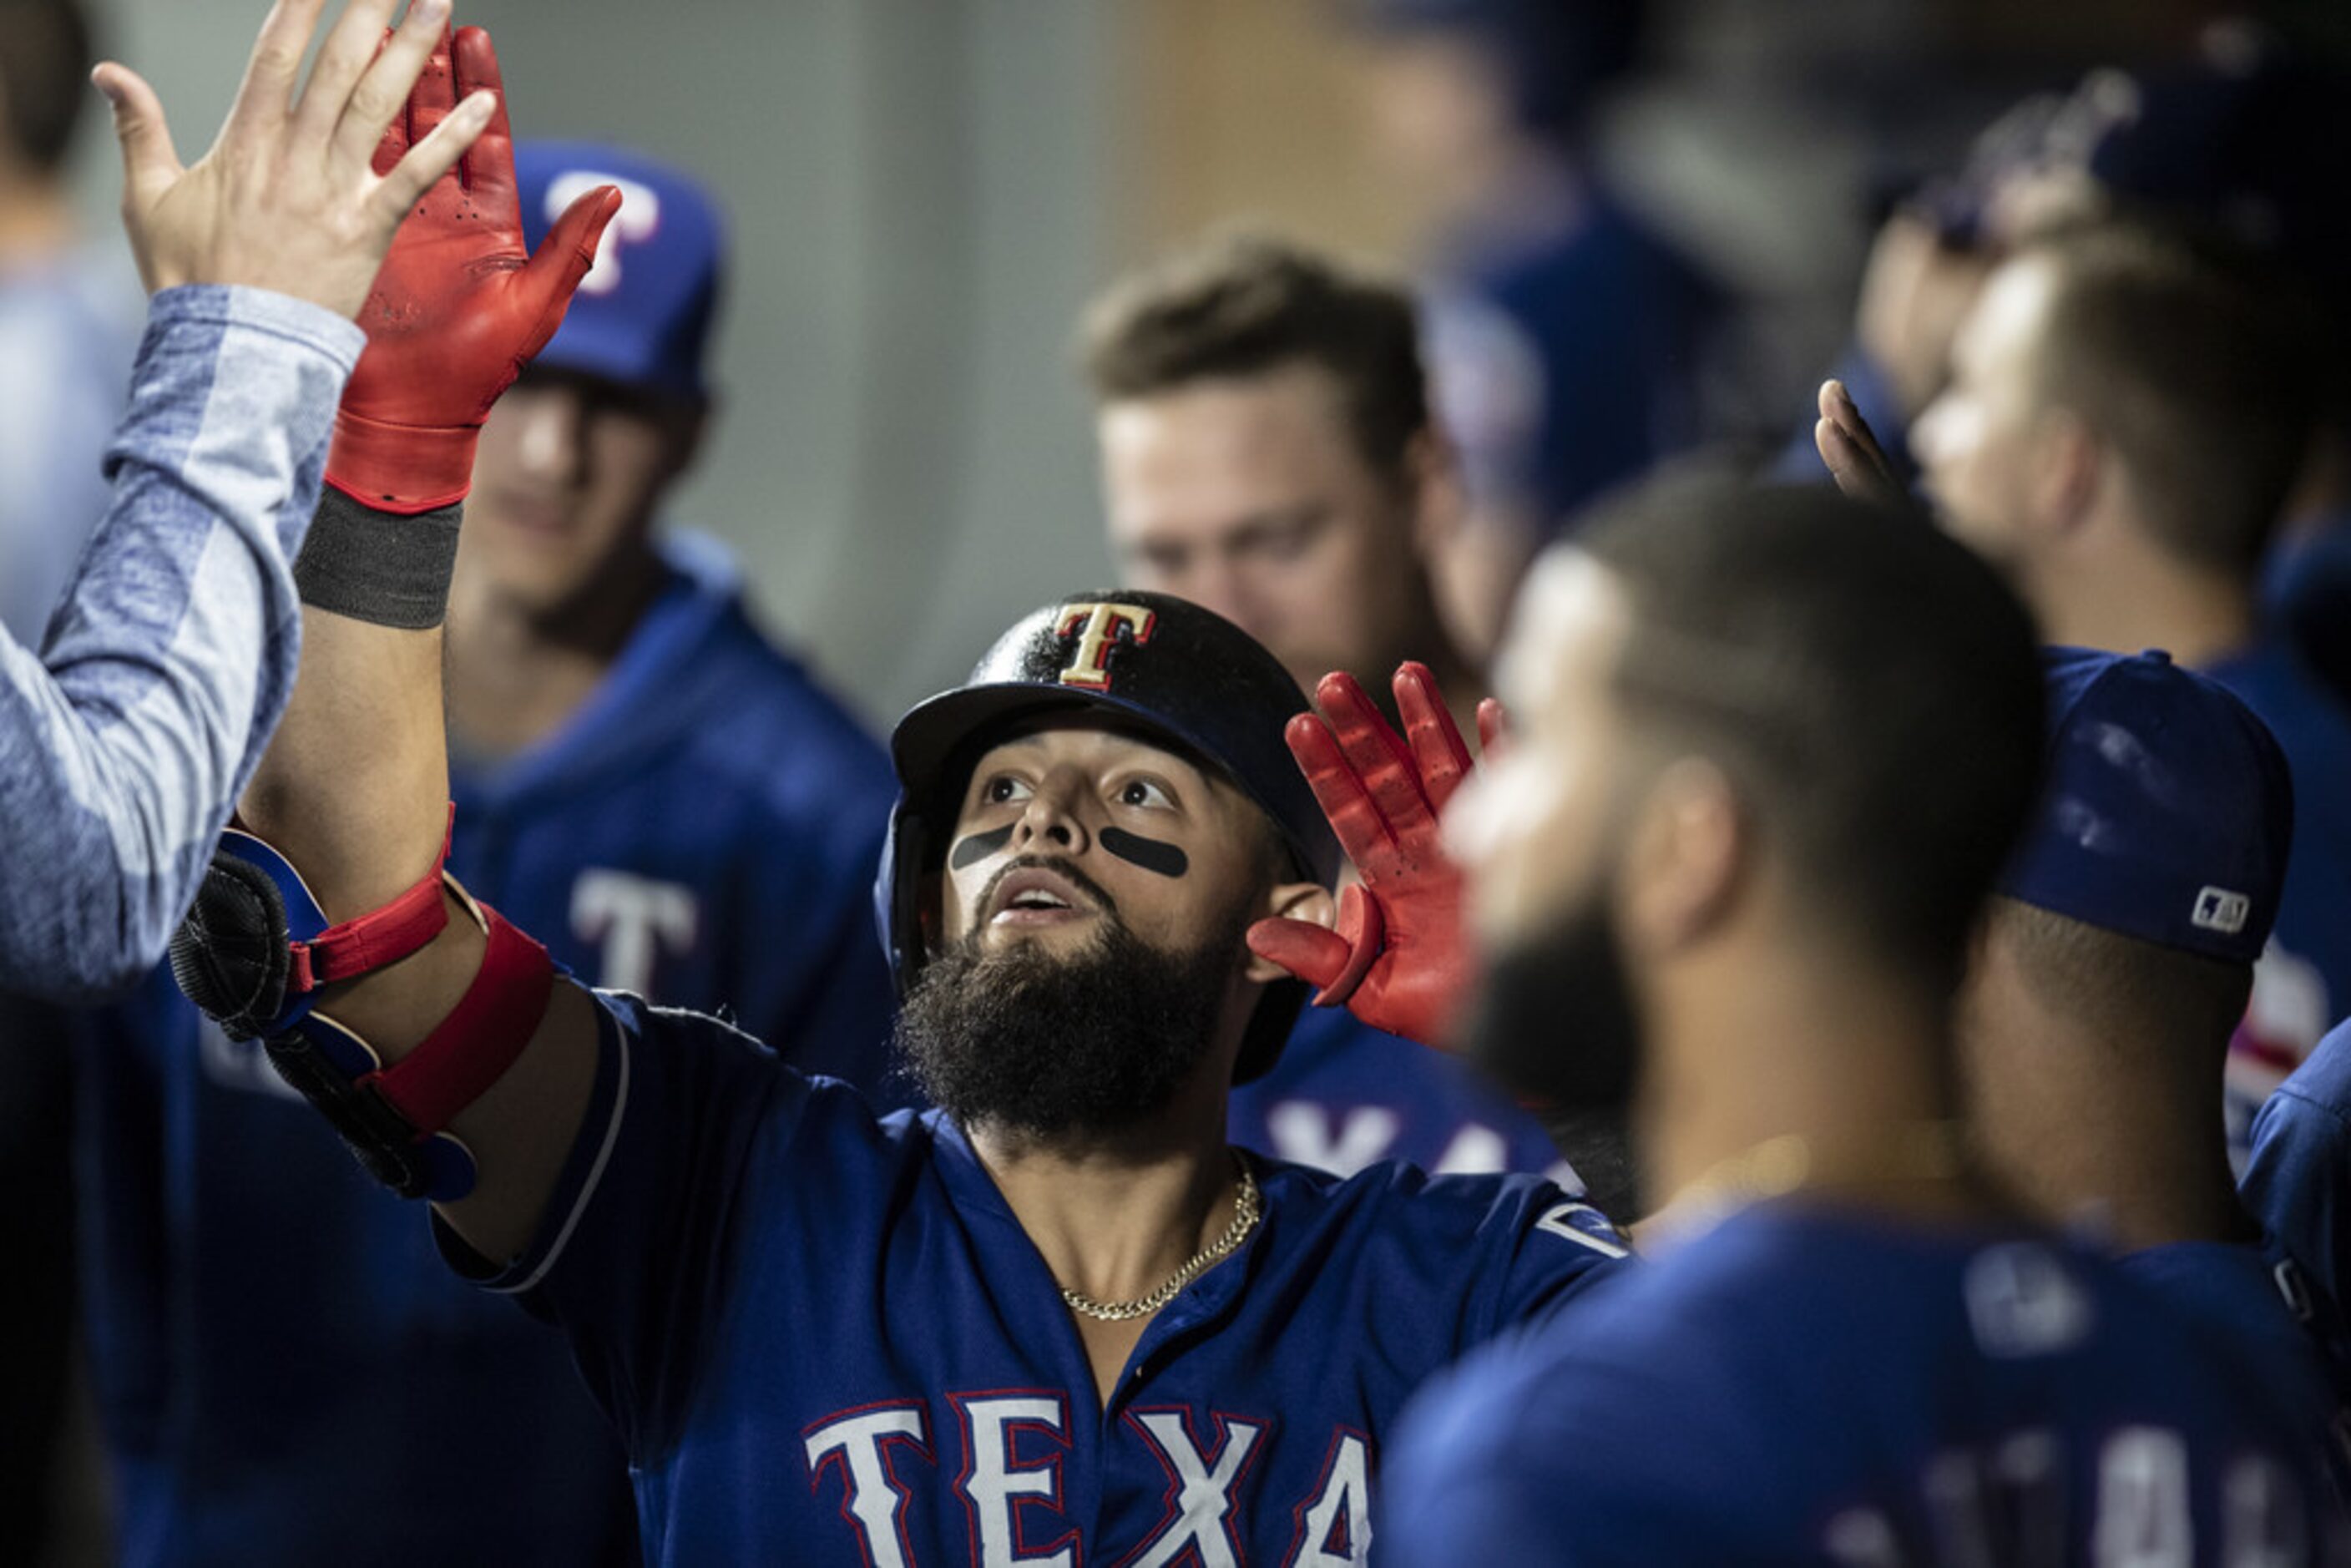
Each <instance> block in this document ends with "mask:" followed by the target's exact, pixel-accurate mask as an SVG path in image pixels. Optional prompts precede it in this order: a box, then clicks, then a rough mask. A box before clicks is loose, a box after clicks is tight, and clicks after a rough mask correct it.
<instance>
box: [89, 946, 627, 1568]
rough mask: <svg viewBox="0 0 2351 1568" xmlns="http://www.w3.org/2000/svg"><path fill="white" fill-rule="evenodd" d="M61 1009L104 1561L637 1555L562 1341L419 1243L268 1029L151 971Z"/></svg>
mask: <svg viewBox="0 0 2351 1568" xmlns="http://www.w3.org/2000/svg"><path fill="white" fill-rule="evenodd" d="M72 1028H73V1035H74V1039H73V1042H72V1043H73V1066H74V1070H75V1073H76V1076H77V1080H78V1082H77V1103H76V1106H75V1138H76V1145H77V1156H76V1166H77V1169H76V1185H77V1189H78V1190H77V1195H76V1196H77V1202H78V1217H79V1219H78V1248H79V1254H80V1256H79V1263H80V1270H81V1284H82V1299H83V1310H82V1315H83V1322H84V1325H85V1333H86V1334H87V1337H88V1340H89V1351H90V1369H91V1379H92V1384H93V1386H94V1388H95V1391H96V1394H97V1401H98V1407H99V1418H100V1423H101V1426H102V1428H103V1431H104V1436H105V1441H106V1447H107V1451H108V1458H109V1462H110V1468H111V1469H112V1472H113V1478H114V1493H115V1502H116V1533H117V1537H118V1551H117V1558H118V1561H120V1563H124V1564H130V1565H138V1568H147V1565H155V1568H162V1565H166V1564H169V1565H173V1568H179V1565H196V1564H212V1563H218V1564H223V1565H226V1564H232V1563H233V1564H236V1565H238V1568H246V1565H249V1564H250V1565H267V1568H278V1565H282V1568H310V1565H312V1564H317V1563H378V1562H381V1563H395V1562H406V1563H467V1564H480V1565H482V1568H490V1565H492V1564H504V1563H567V1564H569V1563H580V1564H599V1563H601V1564H613V1565H618V1564H624V1563H632V1562H634V1561H635V1543H636V1533H635V1517H634V1509H633V1506H632V1498H631V1495H630V1491H629V1486H628V1471H627V1465H626V1461H625V1459H624V1458H623V1457H622V1452H621V1448H620V1444H619V1443H618V1441H617V1440H616V1439H615V1438H614V1437H613V1435H612V1431H611V1425H610V1423H608V1422H607V1421H606V1420H605V1419H604V1417H603V1413H602V1412H601V1410H599V1409H598V1408H597V1407H596V1405H595V1403H594V1401H592V1400H591V1399H590V1397H589V1396H588V1391H587V1388H586V1386H585V1385H583V1384H582V1383H581V1382H580V1375H579V1372H578V1370H577V1368H575V1367H574V1366H573V1365H572V1364H571V1361H570V1357H569V1356H568V1355H567V1354H564V1350H563V1346H562V1345H561V1344H560V1343H559V1342H556V1341H555V1340H554V1339H553V1337H552V1336H550V1335H549V1334H546V1333H536V1332H533V1331H532V1325H530V1324H528V1323H527V1322H517V1321H515V1314H514V1313H513V1312H499V1311H496V1310H495V1309H496V1306H497V1303H496V1302H490V1301H482V1300H481V1299H480V1297H479V1295H478V1293H477V1292H475V1291H467V1290H465V1288H464V1287H463V1286H462V1285H460V1284H458V1283H457V1282H456V1281H452V1280H450V1279H449V1278H448V1277H447V1275H446V1273H445V1272H444V1270H440V1269H438V1268H436V1267H435V1266H434V1262H433V1249H432V1243H431V1239H430V1238H429V1236H428V1235H427V1234H426V1232H425V1230H424V1228H423V1226H421V1225H420V1224H418V1223H417V1217H416V1213H415V1211H414V1210H413V1208H411V1207H408V1206H407V1205H405V1204H402V1203H399V1202H396V1201H394V1200H393V1199H392V1198H391V1197H387V1196H386V1195H385V1193H384V1192H383V1190H382V1189H381V1187H379V1186H376V1185H375V1184H374V1183H373V1182H372V1181H371V1180H369V1179H368V1177H367V1176H365V1175H364V1174H362V1173H361V1172H360V1168H359V1166H358V1165H357V1164H356V1163H355V1162H354V1161H353V1160H352V1159H351V1157H350V1155H349V1154H348V1153H347V1152H346V1151H345V1150H344V1148H343V1146H342V1145H341V1143H340V1141H339V1140H337V1139H336V1138H334V1137H332V1136H331V1135H329V1134H327V1133H326V1131H325V1129H323V1128H322V1127H321V1126H320V1125H319V1115H318V1113H317V1112H315V1111H313V1110H312V1109H310V1107H309V1105H308V1103H305V1102H303V1101H302V1100H300V1099H299V1098H298V1097H297V1096H296V1095H295V1094H294V1093H293V1092H292V1091H291V1090H289V1089H287V1088H286V1087H285V1086H284V1084H283V1083H281V1082H279V1081H278V1079H277V1075H276V1073H275V1072H274V1071H272V1070H271V1068H270V1067H269V1064H268V1062H267V1061H266V1059H265V1058H264V1056H263V1054H262V1052H261V1050H260V1048H259V1047H258V1046H257V1045H255V1044H252V1043H250V1042H248V1043H245V1044H233V1043H231V1042H230V1041H229V1040H227V1039H226V1038H225V1037H224V1036H223V1035H222V1034H221V1032H220V1030H218V1029H217V1028H216V1027H215V1026H214V1025H213V1024H212V1023H211V1022H210V1021H209V1020H207V1019H203V1018H201V1017H200V1016H199V1015H198V1014H197V1012H196V1010H195V1009H194V1008H193V1007H192V1006H190V1005H189V1003H188V1002H187V1000H186V998H183V997H182V996H181V995H180V993H179V990H178V988H176V987H175V986H173V985H172V977H171V976H170V974H169V973H167V972H165V971H162V970H158V971H156V972H155V973H154V974H153V975H152V976H151V977H149V979H148V980H147V981H146V982H145V983H144V984H143V985H142V986H141V988H139V990H138V991H137V992H136V993H134V994H133V995H132V996H131V998H128V999H126V1000H125V1001H123V1002H121V1003H119V1004H117V1005H115V1006H113V1007H110V1008H108V1009H103V1010H101V1011H99V1012H96V1013H93V1014H89V1015H85V1016H84V1017H82V1018H80V1019H78V1020H77V1021H76V1022H75V1024H74V1025H73V1026H72Z"/></svg>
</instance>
